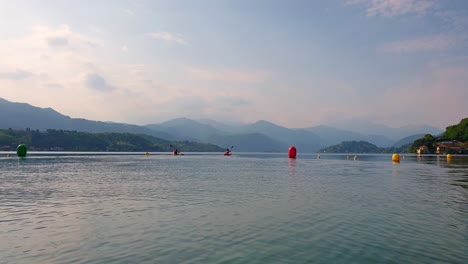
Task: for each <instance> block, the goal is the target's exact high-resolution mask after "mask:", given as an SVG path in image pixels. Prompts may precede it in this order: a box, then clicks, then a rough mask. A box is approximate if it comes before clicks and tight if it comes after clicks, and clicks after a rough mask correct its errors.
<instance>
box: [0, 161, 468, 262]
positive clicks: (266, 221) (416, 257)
mask: <svg viewBox="0 0 468 264" xmlns="http://www.w3.org/2000/svg"><path fill="white" fill-rule="evenodd" d="M285 156H286V154H280V155H279V154H235V155H234V156H231V157H224V156H222V155H213V154H211V155H202V154H188V155H185V156H177V157H174V156H169V155H151V156H149V157H145V156H143V155H89V154H80V155H73V156H69V155H61V154H60V155H58V154H46V155H31V156H29V157H27V158H26V159H18V158H16V157H15V158H12V157H10V158H6V157H5V155H2V157H1V158H0V262H1V263H468V159H467V158H466V157H455V158H454V159H453V160H452V161H447V160H446V159H445V158H444V157H440V158H437V157H424V158H422V159H418V158H416V157H414V156H411V157H407V158H406V159H404V160H403V159H402V162H401V163H400V164H392V162H391V161H390V156H389V155H380V156H379V155H367V156H366V155H362V156H359V160H358V161H353V160H346V156H345V155H322V157H321V159H320V160H318V159H316V157H315V155H310V156H307V155H303V156H299V157H298V159H296V160H291V159H287V158H285ZM351 159H352V157H351Z"/></svg>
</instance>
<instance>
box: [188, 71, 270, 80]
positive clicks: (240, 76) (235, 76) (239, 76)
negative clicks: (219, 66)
mask: <svg viewBox="0 0 468 264" xmlns="http://www.w3.org/2000/svg"><path fill="white" fill-rule="evenodd" d="M189 75H190V76H192V77H193V78H195V79H198V80H205V81H224V82H247V83H255V82H262V81H265V80H266V79H267V78H268V74H267V73H266V72H246V71H232V70H226V71H215V70H208V69H200V68H196V69H190V70H189Z"/></svg>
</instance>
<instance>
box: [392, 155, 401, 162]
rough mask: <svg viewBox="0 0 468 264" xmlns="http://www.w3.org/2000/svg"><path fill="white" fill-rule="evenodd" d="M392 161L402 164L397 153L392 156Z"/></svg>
mask: <svg viewBox="0 0 468 264" xmlns="http://www.w3.org/2000/svg"><path fill="white" fill-rule="evenodd" d="M392 161H393V162H397V163H400V155H398V154H397V153H395V154H393V155H392Z"/></svg>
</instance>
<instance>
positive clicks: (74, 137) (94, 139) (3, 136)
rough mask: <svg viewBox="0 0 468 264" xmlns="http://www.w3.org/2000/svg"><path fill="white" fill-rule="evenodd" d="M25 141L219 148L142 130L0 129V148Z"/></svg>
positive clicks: (74, 147)
mask: <svg viewBox="0 0 468 264" xmlns="http://www.w3.org/2000/svg"><path fill="white" fill-rule="evenodd" d="M19 144H25V145H27V146H28V148H29V149H30V150H42V151H50V150H61V151H152V152H166V151H172V150H173V148H172V147H171V145H172V146H173V147H175V148H177V149H178V150H179V151H189V152H217V151H223V149H222V148H220V147H219V146H216V145H213V144H203V143H198V142H191V141H169V140H164V139H160V138H156V137H153V136H149V135H144V134H132V133H88V132H78V131H67V130H55V129H48V130H47V131H39V130H29V129H26V130H13V129H0V148H1V149H2V150H15V149H16V146H18V145H19Z"/></svg>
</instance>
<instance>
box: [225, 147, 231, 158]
mask: <svg viewBox="0 0 468 264" xmlns="http://www.w3.org/2000/svg"><path fill="white" fill-rule="evenodd" d="M230 155H231V150H230V149H228V148H227V149H226V151H224V156H230Z"/></svg>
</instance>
